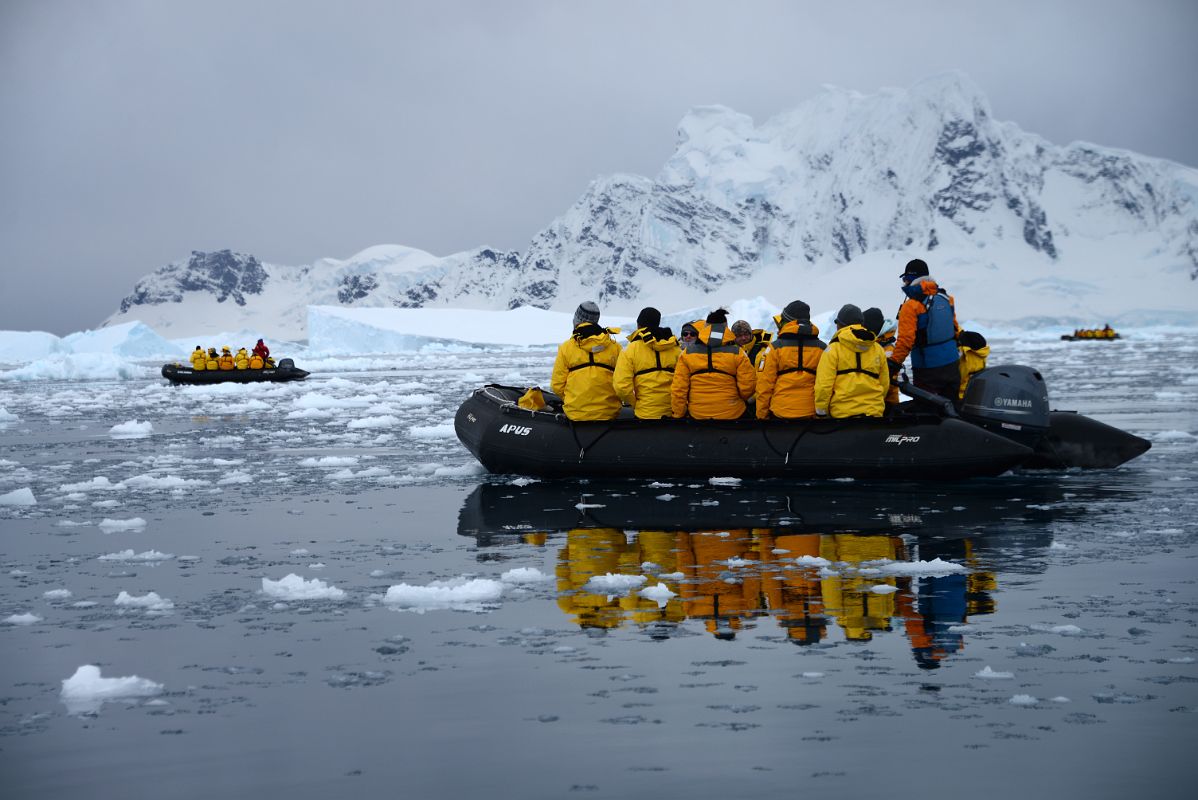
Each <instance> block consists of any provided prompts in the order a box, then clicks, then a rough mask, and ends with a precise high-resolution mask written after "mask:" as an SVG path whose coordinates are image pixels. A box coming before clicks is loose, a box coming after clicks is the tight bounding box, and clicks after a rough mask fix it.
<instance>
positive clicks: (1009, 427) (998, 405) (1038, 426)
mask: <svg viewBox="0 0 1198 800" xmlns="http://www.w3.org/2000/svg"><path fill="white" fill-rule="evenodd" d="M961 416H962V417H964V418H965V419H967V420H969V421H970V422H972V423H974V424H975V425H980V426H981V427H983V428H985V429H986V430H988V431H991V432H993V433H997V434H1000V435H1002V436H1005V437H1007V438H1008V439H1013V440H1015V441H1017V442H1019V443H1020V444H1023V445H1027V446H1028V447H1032V448H1034V447H1035V446H1036V442H1037V441H1039V440H1040V438H1041V437H1043V436H1044V434H1045V433H1046V432H1047V431H1048V425H1049V418H1048V386H1047V385H1045V383H1044V378H1043V376H1041V375H1040V373H1039V372H1038V371H1037V370H1034V369H1032V368H1031V367H1021V366H1017V365H1014V364H1010V365H1003V366H999V367H990V368H988V369H984V370H982V371H981V372H979V373H977V374H976V375H974V376H973V378H972V379H971V380H970V381H969V387H968V388H967V389H966V390H965V399H964V401H963V402H962V404H961Z"/></svg>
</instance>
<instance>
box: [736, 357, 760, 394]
mask: <svg viewBox="0 0 1198 800" xmlns="http://www.w3.org/2000/svg"><path fill="white" fill-rule="evenodd" d="M736 391H738V392H739V393H740V397H741V399H742V400H748V399H749V398H750V397H752V396H753V394H754V393H755V392H756V391H757V370H755V369H753V362H752V361H750V360H749V357H748V356H747V355H745V352H744V351H743V350H742V351H740V352H739V353H737V354H736Z"/></svg>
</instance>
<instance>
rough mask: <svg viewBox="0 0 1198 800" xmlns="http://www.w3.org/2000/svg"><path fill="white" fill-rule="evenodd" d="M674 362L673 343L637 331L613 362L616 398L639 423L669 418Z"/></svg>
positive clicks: (648, 333) (644, 329)
mask: <svg viewBox="0 0 1198 800" xmlns="http://www.w3.org/2000/svg"><path fill="white" fill-rule="evenodd" d="M677 361H678V340H677V339H675V338H674V337H673V336H671V337H670V338H669V339H665V340H664V341H662V340H658V339H655V338H654V337H653V334H652V333H651V332H650V330H649V329H648V328H639V329H638V330H637V331H636V332H634V333H633V334H632V335H631V336H629V337H628V347H626V348H624V350H623V351H621V353H620V358H619V360H617V361H616V373H615V379H614V381H615V389H616V394H617V395H619V397H620V399H621V400H622V401H624V402H625V403H627V404H628V405H630V406H632V409H633V413H635V414H636V416H637V417H638V418H639V419H661V418H662V417H668V416H670V383H671V382H672V381H673V380H674V364H675V363H677Z"/></svg>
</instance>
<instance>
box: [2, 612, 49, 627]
mask: <svg viewBox="0 0 1198 800" xmlns="http://www.w3.org/2000/svg"><path fill="white" fill-rule="evenodd" d="M41 621H42V618H41V617H39V616H38V615H37V614H30V613H25V614H10V615H8V616H7V617H5V618H4V619H3V620H0V622H3V623H4V624H5V625H36V624H37V623H39V622H41Z"/></svg>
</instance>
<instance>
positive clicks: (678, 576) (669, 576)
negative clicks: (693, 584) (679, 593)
mask: <svg viewBox="0 0 1198 800" xmlns="http://www.w3.org/2000/svg"><path fill="white" fill-rule="evenodd" d="M657 577H658V578H659V579H660V580H663V581H680V580H682V579H683V578H685V577H686V573H683V572H663V573H661V574H660V575H658V576H657Z"/></svg>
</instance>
